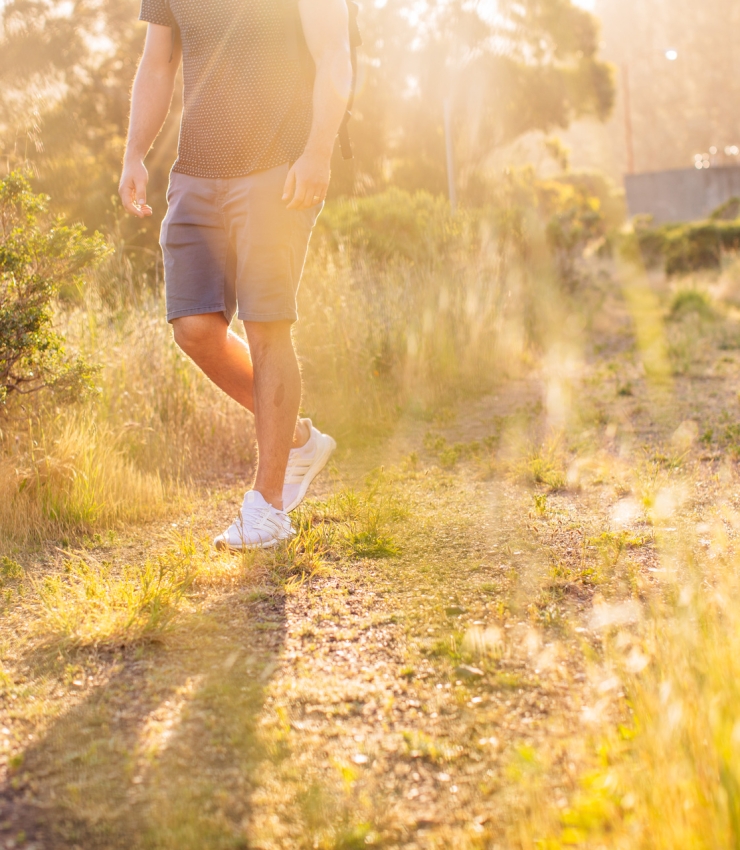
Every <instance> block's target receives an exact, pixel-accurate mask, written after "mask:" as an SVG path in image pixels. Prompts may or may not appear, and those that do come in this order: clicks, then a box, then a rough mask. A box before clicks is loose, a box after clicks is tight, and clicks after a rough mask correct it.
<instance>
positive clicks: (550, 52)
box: [0, 0, 613, 248]
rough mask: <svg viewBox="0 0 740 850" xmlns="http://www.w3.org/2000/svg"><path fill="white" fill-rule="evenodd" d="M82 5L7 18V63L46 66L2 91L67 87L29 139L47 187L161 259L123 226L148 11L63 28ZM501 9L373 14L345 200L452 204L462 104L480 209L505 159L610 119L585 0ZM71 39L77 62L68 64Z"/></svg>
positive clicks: (169, 154)
mask: <svg viewBox="0 0 740 850" xmlns="http://www.w3.org/2000/svg"><path fill="white" fill-rule="evenodd" d="M69 5H70V4H68V3H64V2H62V0H10V2H8V3H6V5H5V7H4V11H3V18H4V21H5V25H4V27H3V29H2V31H1V32H0V54H2V56H3V57H5V56H6V55H7V56H11V55H12V56H19V54H20V53H21V52H28V53H30V54H34V56H35V58H33V57H32V58H27V59H23V62H26V64H25V65H23V64H22V63H21V65H22V67H23V68H24V71H23V75H25V77H24V76H23V75H21V74H19V72H18V71H17V69H16V68H15V66H14V65H13V62H12V61H5V59H4V58H3V60H2V61H0V83H4V84H12V85H13V86H15V87H16V88H17V90H18V91H21V90H22V89H23V86H22V80H23V79H24V78H25V79H28V80H33V81H34V82H33V86H32V88H34V89H35V90H40V89H43V87H44V85H47V84H48V82H49V81H52V82H53V83H54V86H53V91H54V92H56V93H57V94H56V96H55V97H52V96H51V95H50V96H49V99H48V100H47V102H46V104H45V105H44V104H43V102H42V106H41V107H40V109H39V112H40V115H39V116H38V118H36V117H35V115H34V113H33V111H32V110H29V109H27V114H26V119H25V120H26V125H23V126H30V127H32V128H33V129H32V131H31V133H30V138H32V141H33V143H34V144H32V145H30V153H29V154H28V159H29V160H30V161H31V162H32V164H33V167H34V168H35V169H36V170H37V173H38V179H37V185H38V187H39V188H40V189H43V190H44V191H46V192H48V193H49V194H51V196H52V197H53V198H54V203H55V205H57V206H58V208H59V209H62V210H64V211H65V212H67V213H69V214H70V215H71V216H72V217H73V218H75V219H76V218H80V219H81V220H83V221H84V222H85V223H86V224H87V225H88V226H90V227H102V226H106V227H107V228H108V229H112V228H113V227H122V228H123V231H122V232H123V236H124V239H125V240H126V242H127V243H129V244H134V245H138V246H140V247H149V248H154V247H155V245H156V241H155V240H156V226H154V227H153V226H151V223H150V224H149V225H148V226H147V228H146V231H145V232H142V231H140V229H139V228H140V227H141V225H140V222H134V221H129V220H126V221H125V222H123V223H121V222H122V220H123V217H122V216H121V215H120V212H119V208H118V204H117V201H116V199H115V194H116V184H117V180H118V171H119V168H120V160H121V155H122V152H123V144H124V138H125V132H126V123H127V118H128V93H129V90H130V84H131V80H132V78H133V75H134V71H135V65H136V61H137V59H138V56H139V54H140V51H141V45H142V43H143V37H144V31H145V28H144V26H143V25H141V24H138V23H137V22H136V18H137V13H138V8H139V2H138V0H75V2H74V3H73V4H72V5H73V11H72V13H71V15H70V14H69V13H68V12H65V9H66V8H67V7H68V6H69ZM497 8H498V12H497V14H496V15H495V16H494V15H491V14H486V13H485V12H484V11H483V5H482V4H475V3H472V2H470V0H427V2H426V3H425V4H424V5H423V6H422V5H420V4H418V3H411V2H410V0H387V2H385V3H375V2H371V1H370V0H366V2H365V3H364V5H363V9H362V14H361V26H362V30H363V36H364V42H365V45H364V47H363V48H362V49H361V67H360V79H359V89H358V96H357V101H356V106H355V110H354V121H353V122H352V135H353V140H354V146H355V160H354V161H353V162H351V163H349V164H347V163H343V162H342V161H341V159H340V158H339V157H338V155H337V157H336V159H335V163H334V166H335V167H334V171H335V181H334V184H333V188H332V191H333V193H334V195H337V194H339V195H341V194H350V193H353V192H360V193H371V192H374V191H378V190H380V189H382V188H384V187H385V186H386V185H388V184H389V183H391V184H396V185H399V186H401V187H403V188H408V189H426V190H429V191H432V192H434V193H440V192H443V191H444V190H445V188H446V169H445V144H444V127H443V103H444V101H445V99H448V98H449V100H450V102H451V104H452V107H453V123H454V131H455V132H454V136H455V155H456V159H457V161H458V163H459V165H460V169H461V173H460V177H461V184H462V188H463V189H466V191H467V192H468V196H469V197H471V199H472V200H475V197H474V188H475V187H476V186H482V185H484V179H485V173H486V162H487V159H488V157H489V156H490V154H491V152H492V151H494V150H496V149H498V148H500V147H501V146H504V145H507V144H509V143H510V142H511V141H512V140H514V139H516V138H517V137H518V136H519V135H521V134H523V133H527V132H529V131H531V130H543V131H548V130H551V129H554V128H558V127H566V126H567V125H568V124H569V123H570V122H571V121H572V120H573V119H574V118H577V117H579V116H581V115H595V116H596V117H598V118H604V117H605V116H606V115H608V113H609V110H610V109H611V104H612V99H613V83H612V78H611V70H610V68H609V66H607V65H606V64H604V63H603V62H601V61H600V60H599V58H598V27H597V25H596V22H595V19H594V18H593V17H592V16H591V15H589V14H588V13H587V12H585V11H584V10H583V9H581V8H579V7H577V6H575V5H573V3H572V2H571V0H501V2H500V3H499V4H498V6H497ZM102 35H104V36H105V39H106V41H107V44H108V46H107V48H106V49H104V50H101V48H100V46H99V45H100V44H101V41H102V40H101V36H102ZM65 38H66V39H68V42H69V44H71V45H72V46H73V49H71V50H68V49H66V47H65ZM58 92H62V93H63V94H62V96H59V94H58ZM26 93H27V94H28V92H26ZM19 99H20V100H22V98H20V96H19ZM32 100H33V99H32ZM33 102H34V103H38V99H36V100H34V101H33ZM179 108H180V104H179V102H177V103H176V104H175V108H174V110H173V114H172V116H171V117H170V120H169V123H168V125H167V127H166V128H165V130H164V132H163V134H162V135H161V136H160V139H159V140H158V142H157V145H156V148H155V153H154V154H153V155H152V156H151V157H150V162H152V163H153V164H154V166H155V167H153V168H152V169H151V172H152V179H153V185H152V187H151V188H152V191H151V193H150V197H151V198H152V199H153V200H154V202H155V204H156V205H157V207H158V211H159V212H163V208H164V197H163V196H164V190H165V182H166V170H167V169H166V166H167V165H169V163H170V162H171V161H172V160H173V159H174V156H175V147H176V142H177V132H176V130H177V121H178V118H179V114H178V112H179ZM0 123H1V122H0ZM5 123H6V134H5V136H6V151H7V150H10V149H13V150H14V151H15V153H14V155H15V157H16V159H17V160H23V159H24V157H25V156H26V154H25V153H24V151H20V150H18V145H17V144H16V139H17V134H15V133H14V132H13V131H12V130H13V128H12V127H11V125H10V124H9V123H8V119H7V117H6V120H5ZM11 123H12V122H11ZM16 126H17V123H16ZM27 137H28V134H26V138H27ZM157 166H158V167H157ZM466 187H467V188H466Z"/></svg>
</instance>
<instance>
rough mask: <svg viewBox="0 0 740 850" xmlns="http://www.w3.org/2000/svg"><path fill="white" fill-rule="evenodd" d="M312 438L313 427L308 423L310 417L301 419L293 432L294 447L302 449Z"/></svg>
mask: <svg viewBox="0 0 740 850" xmlns="http://www.w3.org/2000/svg"><path fill="white" fill-rule="evenodd" d="M310 439H311V428H310V427H309V424H308V419H299V420H298V423H297V424H296V426H295V433H294V434H293V448H294V449H302V448H303V447H304V446H305V445H306V443H307V442H308V441H309V440H310Z"/></svg>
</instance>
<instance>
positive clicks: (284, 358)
mask: <svg viewBox="0 0 740 850" xmlns="http://www.w3.org/2000/svg"><path fill="white" fill-rule="evenodd" d="M244 327H245V328H246V331H247V338H248V339H249V348H250V351H251V353H252V359H253V362H254V372H253V374H254V382H253V395H254V419H255V424H256V428H257V445H258V447H259V461H258V464H257V477H256V480H255V484H254V489H255V490H257V491H258V492H259V493H261V494H262V496H263V497H264V498H265V500H266V501H267V502H269V503H270V504H271V505H273V506H274V507H276V508H278V509H280V510H282V507H283V482H284V481H285V468H286V466H287V464H288V454H289V452H290V447H291V441H292V439H293V435H294V430H295V422H296V417H297V416H298V409H299V407H300V404H301V372H300V369H299V368H298V360H297V359H296V355H295V349H294V348H293V338H292V336H291V333H290V322H245V323H244Z"/></svg>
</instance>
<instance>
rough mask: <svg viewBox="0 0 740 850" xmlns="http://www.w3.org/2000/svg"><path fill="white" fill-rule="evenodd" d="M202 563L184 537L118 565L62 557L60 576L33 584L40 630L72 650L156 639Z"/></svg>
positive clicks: (171, 619)
mask: <svg viewBox="0 0 740 850" xmlns="http://www.w3.org/2000/svg"><path fill="white" fill-rule="evenodd" d="M201 567H202V556H201V555H200V554H199V553H198V552H197V550H196V547H195V546H194V545H193V544H192V542H191V541H189V540H183V541H182V542H181V543H180V544H179V545H176V546H173V547H171V548H170V549H168V550H167V551H166V552H164V553H163V554H161V555H159V556H158V557H156V558H152V559H148V560H146V561H145V562H144V563H143V564H126V565H124V566H123V567H120V568H116V567H114V566H113V565H111V564H108V563H102V564H96V563H89V562H87V561H84V560H74V561H67V563H66V564H65V566H64V573H63V574H61V575H55V576H49V577H47V578H45V579H43V580H41V581H38V582H34V586H35V589H36V595H37V601H36V603H35V604H36V605H37V606H38V607H40V613H41V616H40V618H39V622H38V629H39V633H40V634H41V635H43V637H44V640H45V642H48V643H53V644H55V645H59V646H61V647H63V648H71V649H76V648H83V647H98V648H101V647H114V646H119V647H120V646H130V645H132V644H136V643H141V642H146V641H151V640H155V639H158V638H160V637H161V636H162V635H163V634H164V633H165V632H166V631H167V630H168V629H169V628H170V627H171V626H172V624H173V622H174V621H175V619H176V618H177V616H178V615H179V614H180V613H181V611H182V608H183V603H184V600H185V598H186V597H187V595H188V592H189V591H190V589H191V588H192V586H193V583H194V581H195V579H196V577H197V576H198V573H199V571H200V569H201ZM31 604H34V603H31Z"/></svg>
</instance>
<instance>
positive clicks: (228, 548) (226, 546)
mask: <svg viewBox="0 0 740 850" xmlns="http://www.w3.org/2000/svg"><path fill="white" fill-rule="evenodd" d="M283 540H292V537H281V538H280V540H269V541H268V542H267V543H251V544H250V545H248V546H247V545H245V544H242V545H241V546H232V544H231V543H226V542H225V541H224V540H219V541H218V542H215V541H214V545H215V547H216V549H218V551H219V552H247V551H249V550H250V549H272V547H273V546H277V545H278V543H282V542H283Z"/></svg>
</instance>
